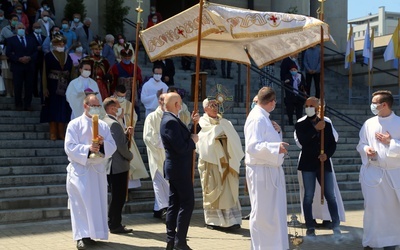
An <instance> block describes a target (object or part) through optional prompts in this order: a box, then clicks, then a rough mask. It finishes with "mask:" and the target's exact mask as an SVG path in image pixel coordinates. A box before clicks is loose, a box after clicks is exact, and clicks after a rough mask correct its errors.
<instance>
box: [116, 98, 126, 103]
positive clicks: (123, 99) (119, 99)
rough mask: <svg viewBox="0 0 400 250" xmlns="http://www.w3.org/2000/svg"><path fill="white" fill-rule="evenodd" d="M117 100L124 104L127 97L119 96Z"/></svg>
mask: <svg viewBox="0 0 400 250" xmlns="http://www.w3.org/2000/svg"><path fill="white" fill-rule="evenodd" d="M117 100H118V102H119V103H123V102H124V101H125V97H123V96H117Z"/></svg>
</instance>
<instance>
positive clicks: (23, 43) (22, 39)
mask: <svg viewBox="0 0 400 250" xmlns="http://www.w3.org/2000/svg"><path fill="white" fill-rule="evenodd" d="M20 38H21V43H22V45H24V47H26V43H25V39H24V38H23V37H22V36H21V37H20Z"/></svg>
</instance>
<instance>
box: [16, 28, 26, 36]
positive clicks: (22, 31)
mask: <svg viewBox="0 0 400 250" xmlns="http://www.w3.org/2000/svg"><path fill="white" fill-rule="evenodd" d="M17 34H18V35H19V36H25V29H18V31H17Z"/></svg>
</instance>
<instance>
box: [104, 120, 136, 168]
mask: <svg viewBox="0 0 400 250" xmlns="http://www.w3.org/2000/svg"><path fill="white" fill-rule="evenodd" d="M103 121H105V122H106V123H107V125H108V126H109V127H110V131H111V135H112V137H113V138H114V141H115V144H116V145H117V150H116V151H115V152H114V154H113V155H112V157H111V172H112V174H120V173H123V172H126V171H129V166H130V164H129V162H130V161H131V160H132V159H133V154H132V152H131V151H130V150H129V148H128V138H127V136H126V135H125V132H124V129H123V128H122V126H121V124H120V123H119V122H118V121H117V120H116V119H115V118H114V117H112V116H109V115H106V116H105V117H104V119H103Z"/></svg>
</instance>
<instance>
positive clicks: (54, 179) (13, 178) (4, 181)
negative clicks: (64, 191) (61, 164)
mask: <svg viewBox="0 0 400 250" xmlns="http://www.w3.org/2000/svg"><path fill="white" fill-rule="evenodd" d="M66 176H67V174H40V175H10V176H0V187H18V186H32V188H34V187H35V186H37V185H49V184H65V180H66Z"/></svg>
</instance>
